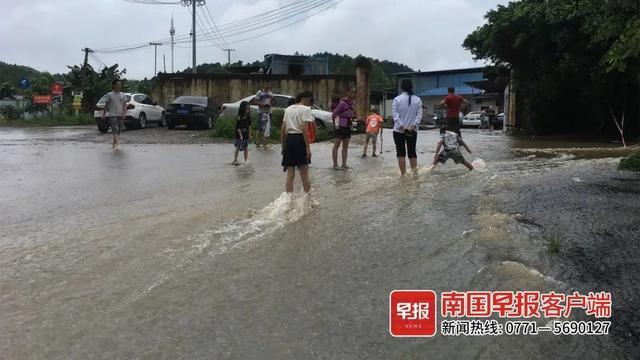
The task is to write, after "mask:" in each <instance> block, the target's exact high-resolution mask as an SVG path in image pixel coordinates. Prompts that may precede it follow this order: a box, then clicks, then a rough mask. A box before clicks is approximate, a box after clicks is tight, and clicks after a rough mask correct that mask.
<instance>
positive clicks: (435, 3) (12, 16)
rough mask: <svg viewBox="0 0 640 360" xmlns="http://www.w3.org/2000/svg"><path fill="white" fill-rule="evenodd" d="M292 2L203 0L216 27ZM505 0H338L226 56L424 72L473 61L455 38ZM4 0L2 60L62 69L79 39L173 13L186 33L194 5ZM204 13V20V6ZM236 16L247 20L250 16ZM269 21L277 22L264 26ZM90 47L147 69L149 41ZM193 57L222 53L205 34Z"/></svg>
mask: <svg viewBox="0 0 640 360" xmlns="http://www.w3.org/2000/svg"><path fill="white" fill-rule="evenodd" d="M164 1H168V0H164ZM293 1H295V0H256V1H248V0H235V1H233V0H207V5H208V8H209V10H210V12H211V14H212V16H213V19H214V20H215V21H216V23H217V24H218V26H220V25H223V24H228V23H230V22H232V21H236V20H239V19H244V18H247V17H249V16H252V15H255V14H259V13H263V12H265V11H269V10H272V9H275V8H278V7H280V6H282V5H285V4H289V3H292V2H293ZM505 3H507V1H504V0H404V1H391V0H343V1H342V2H340V3H338V4H337V5H335V6H334V7H332V8H330V9H329V10H327V11H324V12H322V13H320V14H318V15H315V16H311V17H309V18H306V19H304V20H303V21H301V22H300V23H298V24H295V25H293V26H291V27H288V28H285V29H282V30H278V31H274V32H273V33H271V34H270V35H269V36H265V37H260V38H257V39H253V40H249V41H243V42H237V43H234V42H233V40H240V39H242V38H243V36H238V37H236V38H228V39H225V40H226V41H227V42H228V43H230V45H231V46H232V47H233V48H235V49H236V53H234V54H233V57H232V61H235V60H238V59H240V60H242V61H245V62H252V61H255V60H258V59H260V60H262V58H263V56H264V54H266V53H280V54H292V53H294V52H295V51H299V52H301V53H305V54H311V53H315V52H322V51H329V52H331V53H340V54H349V55H352V56H356V55H358V54H363V55H366V56H370V57H374V58H378V59H387V60H392V61H397V62H401V63H404V64H407V65H409V66H411V67H413V68H414V69H416V70H418V69H420V70H422V71H427V70H441V69H454V68H463V67H470V66H476V65H478V64H476V63H474V62H473V60H472V57H471V54H470V53H468V52H467V51H465V50H464V49H462V47H461V43H462V41H463V40H464V38H465V36H466V35H467V34H468V33H470V32H471V31H473V30H474V29H475V28H476V27H477V26H479V25H481V24H482V23H483V21H484V19H483V15H484V14H485V13H486V12H487V11H488V10H489V9H492V8H495V7H496V6H497V5H498V4H505ZM0 4H1V7H2V21H1V22H0V61H4V62H8V63H16V64H21V65H27V66H31V67H33V68H35V69H37V70H41V71H49V72H52V73H56V72H66V71H67V68H66V65H74V64H81V63H82V61H83V53H82V52H81V49H82V48H83V47H89V48H94V49H100V48H108V47H114V46H121V45H129V44H138V43H146V42H150V41H154V40H160V39H166V38H168V37H169V23H170V19H171V16H172V15H173V17H174V21H175V27H176V36H179V35H187V36H188V34H189V32H190V27H191V25H190V23H191V15H190V13H189V11H188V10H187V9H186V8H184V7H182V6H180V5H144V4H135V3H130V2H127V1H125V0H58V1H51V0H21V1H14V0H0ZM199 11H205V8H202V9H201V10H199ZM314 11H315V10H312V12H314ZM202 16H203V18H202V19H203V20H202V21H203V22H204V16H205V15H204V13H202ZM205 24H206V23H205ZM283 24H284V22H283ZM242 25H244V26H247V25H248V26H251V22H246V23H243V24H242ZM273 27H277V25H273V26H272V27H269V28H267V29H271V28H273ZM254 34H256V33H255V32H253V33H250V34H247V35H244V37H248V36H251V35H254ZM203 39H204V38H203ZM177 46H179V47H177V48H176V49H175V60H174V61H175V68H176V70H182V69H184V68H186V67H188V66H190V64H191V49H190V47H189V44H179V45H177ZM170 54H171V52H170V47H169V46H159V47H158V71H162V70H163V61H162V55H166V62H167V64H166V66H167V70H169V71H170V69H171V60H170V59H171V55H170ZM96 56H97V57H98V59H99V60H98V59H95V58H90V63H91V64H92V65H93V66H94V67H96V68H99V67H101V66H102V65H101V63H100V62H99V61H102V62H104V63H106V64H109V65H111V64H114V63H118V64H120V66H121V67H125V68H126V69H127V77H128V78H135V79H141V78H143V77H152V76H153V64H154V63H153V59H154V51H153V47H148V48H145V49H139V50H137V51H132V52H127V53H120V54H96ZM197 61H198V63H203V62H211V63H214V62H226V61H227V55H226V53H225V52H223V51H222V50H220V49H218V48H217V47H214V46H213V45H212V43H211V42H210V41H207V42H201V43H199V47H198V54H197Z"/></svg>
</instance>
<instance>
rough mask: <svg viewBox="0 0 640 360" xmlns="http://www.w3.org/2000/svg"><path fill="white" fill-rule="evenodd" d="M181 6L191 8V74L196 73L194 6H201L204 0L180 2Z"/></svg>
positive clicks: (183, 0)
mask: <svg viewBox="0 0 640 360" xmlns="http://www.w3.org/2000/svg"><path fill="white" fill-rule="evenodd" d="M180 2H181V3H182V5H183V6H191V17H192V19H191V22H192V23H191V36H192V38H191V39H192V40H193V44H192V49H193V65H192V66H191V72H192V73H194V74H195V72H196V6H203V5H204V4H206V3H207V2H206V0H181V1H180Z"/></svg>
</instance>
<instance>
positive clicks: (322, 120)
mask: <svg viewBox="0 0 640 360" xmlns="http://www.w3.org/2000/svg"><path fill="white" fill-rule="evenodd" d="M254 97H255V95H251V96H247V97H246V98H244V99H241V100H238V101H236V102H233V103H224V104H222V107H221V109H220V115H219V117H229V118H235V117H236V116H238V110H239V109H240V103H242V102H243V101H246V102H249V103H250V102H251V100H253V98H254ZM293 99H294V97H293V96H290V95H281V94H273V108H275V109H285V108H287V107H288V106H289V103H290V102H291V101H293ZM251 110H253V111H254V112H257V111H258V106H256V105H251ZM311 114H312V115H313V117H315V118H316V126H318V127H319V128H325V129H327V130H329V131H331V130H333V120H332V119H331V113H330V112H329V111H325V110H322V109H320V108H319V107H317V106H316V105H313V106H312V107H311Z"/></svg>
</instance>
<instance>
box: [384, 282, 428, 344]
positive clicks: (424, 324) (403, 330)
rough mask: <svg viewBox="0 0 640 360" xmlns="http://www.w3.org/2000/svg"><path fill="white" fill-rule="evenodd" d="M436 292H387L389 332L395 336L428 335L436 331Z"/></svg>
mask: <svg viewBox="0 0 640 360" xmlns="http://www.w3.org/2000/svg"><path fill="white" fill-rule="evenodd" d="M436 306H437V304H436V293H435V292H434V291H432V290H394V291H392V292H391V294H389V332H390V333H391V335H392V336H395V337H430V336H434V335H435V334H436V331H437V327H436V320H437V318H436V317H437V314H438V312H437V311H436V310H437V309H436Z"/></svg>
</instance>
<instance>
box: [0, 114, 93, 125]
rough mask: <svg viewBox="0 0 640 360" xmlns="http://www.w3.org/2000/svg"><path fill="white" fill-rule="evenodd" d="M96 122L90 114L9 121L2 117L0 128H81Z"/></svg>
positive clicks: (54, 115) (53, 115)
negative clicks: (80, 126)
mask: <svg viewBox="0 0 640 360" xmlns="http://www.w3.org/2000/svg"><path fill="white" fill-rule="evenodd" d="M94 124H95V120H94V119H93V116H91V115H89V114H78V116H76V115H68V114H62V113H52V114H51V115H42V116H37V117H34V118H31V119H8V118H6V117H0V126H12V127H51V126H79V125H94Z"/></svg>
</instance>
